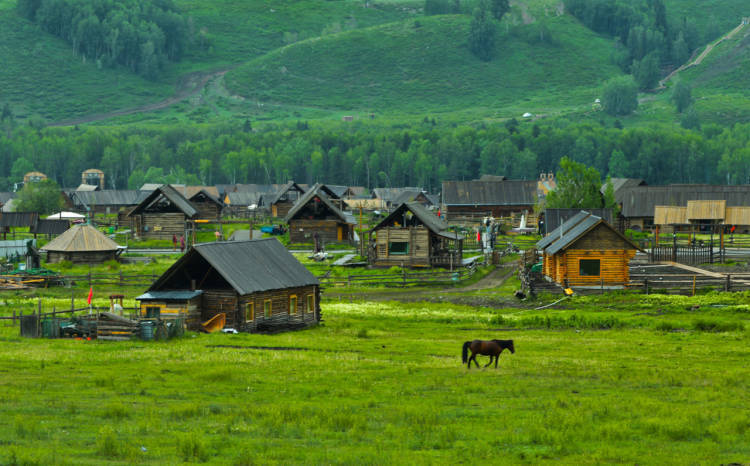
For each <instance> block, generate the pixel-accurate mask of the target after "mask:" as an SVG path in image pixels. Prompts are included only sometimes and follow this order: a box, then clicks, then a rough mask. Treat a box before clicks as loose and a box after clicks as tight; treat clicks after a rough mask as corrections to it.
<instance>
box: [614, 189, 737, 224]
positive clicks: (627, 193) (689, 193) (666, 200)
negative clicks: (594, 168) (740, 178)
mask: <svg viewBox="0 0 750 466" xmlns="http://www.w3.org/2000/svg"><path fill="white" fill-rule="evenodd" d="M615 199H616V200H617V202H618V203H619V204H621V205H622V216H623V217H630V218H632V217H636V218H637V217H653V216H654V207H656V206H658V205H663V206H686V205H687V202H688V201H720V200H724V201H727V207H742V206H750V185H706V184H671V185H667V186H635V187H631V188H624V189H621V190H620V191H618V192H616V193H615Z"/></svg>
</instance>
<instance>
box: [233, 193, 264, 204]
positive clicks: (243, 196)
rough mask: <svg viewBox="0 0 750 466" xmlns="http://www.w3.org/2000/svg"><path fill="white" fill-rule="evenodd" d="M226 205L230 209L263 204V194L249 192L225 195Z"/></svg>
mask: <svg viewBox="0 0 750 466" xmlns="http://www.w3.org/2000/svg"><path fill="white" fill-rule="evenodd" d="M226 200H227V201H228V202H227V205H229V206H232V207H238V206H239V207H248V206H251V205H253V204H255V205H261V204H263V193H260V192H250V191H237V192H230V193H227V196H226Z"/></svg>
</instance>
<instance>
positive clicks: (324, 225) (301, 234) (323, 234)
mask: <svg viewBox="0 0 750 466" xmlns="http://www.w3.org/2000/svg"><path fill="white" fill-rule="evenodd" d="M339 227H341V228H342V232H341V235H342V238H341V241H339V239H338V229H339ZM351 228H352V226H351V225H349V224H346V223H341V222H340V221H338V220H307V219H291V220H289V242H291V243H312V242H313V241H314V240H313V235H314V234H315V233H317V234H318V235H319V236H320V239H321V240H323V242H324V243H326V244H328V243H338V242H348V241H349V240H350V238H351V237H352V235H351Z"/></svg>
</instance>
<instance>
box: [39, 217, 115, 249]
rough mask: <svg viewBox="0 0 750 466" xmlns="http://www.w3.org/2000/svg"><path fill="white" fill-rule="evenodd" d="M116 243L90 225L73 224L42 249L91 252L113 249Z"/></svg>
mask: <svg viewBox="0 0 750 466" xmlns="http://www.w3.org/2000/svg"><path fill="white" fill-rule="evenodd" d="M118 248H119V246H118V244H117V243H115V242H114V241H112V240H111V239H109V238H108V237H107V236H106V235H105V234H104V233H102V232H101V231H99V230H97V229H96V228H94V227H92V226H91V225H86V224H81V225H74V226H72V227H71V228H70V229H69V230H68V231H66V232H65V233H63V234H61V235H60V236H58V237H57V238H55V239H53V240H52V241H50V242H49V243H47V244H46V245H44V246H43V247H42V248H41V250H42V251H55V252H93V251H115V250H117V249H118Z"/></svg>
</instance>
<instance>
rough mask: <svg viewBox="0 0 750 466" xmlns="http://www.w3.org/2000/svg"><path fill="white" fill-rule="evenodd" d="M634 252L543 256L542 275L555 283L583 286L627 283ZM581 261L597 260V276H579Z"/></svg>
mask: <svg viewBox="0 0 750 466" xmlns="http://www.w3.org/2000/svg"><path fill="white" fill-rule="evenodd" d="M635 253H636V251H635V250H632V249H631V250H625V249H621V250H615V249H612V250H590V249H587V250H581V249H569V250H567V251H565V252H563V253H558V254H556V255H555V256H549V255H547V254H545V255H544V274H545V275H547V276H549V277H551V278H552V279H553V280H554V281H556V282H557V283H561V284H564V283H565V280H566V279H567V280H568V282H569V283H570V284H578V285H585V284H591V285H596V284H600V283H601V282H602V281H603V282H604V283H605V284H606V283H617V284H622V283H627V282H629V281H630V271H629V263H630V260H631V259H632V258H633V257H635ZM581 260H599V275H581V274H580V271H581V266H580V261H581Z"/></svg>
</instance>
